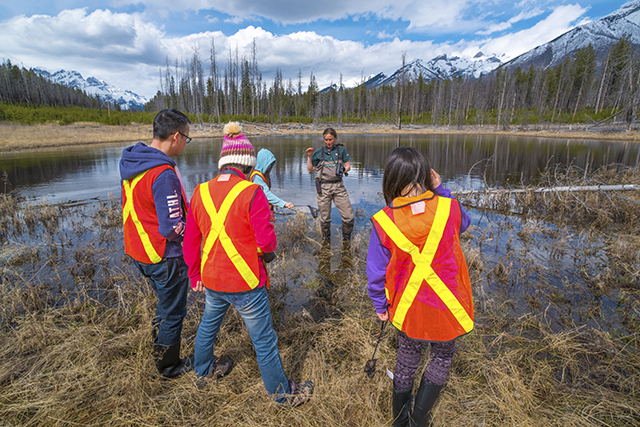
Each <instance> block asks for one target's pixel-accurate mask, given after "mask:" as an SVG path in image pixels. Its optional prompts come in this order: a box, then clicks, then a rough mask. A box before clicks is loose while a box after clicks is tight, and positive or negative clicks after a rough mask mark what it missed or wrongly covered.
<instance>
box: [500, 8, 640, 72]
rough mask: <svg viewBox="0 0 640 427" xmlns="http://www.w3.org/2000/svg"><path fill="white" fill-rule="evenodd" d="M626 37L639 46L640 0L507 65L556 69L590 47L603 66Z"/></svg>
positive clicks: (522, 67) (513, 67) (506, 64)
mask: <svg viewBox="0 0 640 427" xmlns="http://www.w3.org/2000/svg"><path fill="white" fill-rule="evenodd" d="M624 34H627V35H628V36H629V41H631V43H632V44H633V45H634V46H638V45H640V0H635V1H632V2H629V3H627V4H625V5H623V6H622V7H621V8H620V9H618V10H616V11H615V12H613V13H611V14H609V15H607V16H605V17H604V18H602V19H599V20H597V21H591V22H589V23H587V24H584V25H580V26H578V27H576V28H574V29H572V30H570V31H567V32H566V33H564V34H562V35H561V36H559V37H557V38H555V39H554V40H551V41H550V42H548V43H545V44H543V45H540V46H538V47H536V48H534V49H531V50H530V51H529V52H526V53H524V54H522V55H520V56H518V57H516V58H514V59H512V60H511V61H509V62H507V63H505V66H506V67H508V68H509V69H515V68H516V67H520V68H521V69H522V70H527V69H528V68H529V67H530V66H531V65H533V66H534V67H536V68H546V67H555V66H557V65H559V64H561V63H562V61H564V59H565V58H566V57H567V56H570V57H573V55H574V54H575V53H576V51H577V50H578V49H582V48H585V47H587V46H589V44H591V45H592V46H593V48H594V50H595V51H596V61H597V62H598V63H599V64H602V63H603V62H604V60H605V58H606V56H607V54H608V53H609V49H610V47H611V45H613V44H614V43H616V42H617V41H618V40H620V38H621V37H622V36H623V35H624Z"/></svg>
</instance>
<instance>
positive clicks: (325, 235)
mask: <svg viewBox="0 0 640 427" xmlns="http://www.w3.org/2000/svg"><path fill="white" fill-rule="evenodd" d="M320 231H321V233H322V241H323V242H331V223H330V222H329V223H327V224H322V223H321V224H320Z"/></svg>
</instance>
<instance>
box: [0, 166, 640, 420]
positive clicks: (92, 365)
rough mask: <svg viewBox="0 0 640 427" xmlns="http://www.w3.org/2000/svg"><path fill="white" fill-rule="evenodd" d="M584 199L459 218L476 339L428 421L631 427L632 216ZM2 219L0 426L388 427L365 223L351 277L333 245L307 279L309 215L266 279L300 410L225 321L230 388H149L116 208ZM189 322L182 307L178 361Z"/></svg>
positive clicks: (635, 292) (194, 312) (144, 318)
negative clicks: (273, 392) (267, 384)
mask: <svg viewBox="0 0 640 427" xmlns="http://www.w3.org/2000/svg"><path fill="white" fill-rule="evenodd" d="M568 172H569V173H567V179H569V180H570V178H571V176H572V174H571V171H568ZM598 173H599V174H600V175H598V176H600V177H601V178H598V179H601V180H602V181H606V180H609V181H616V180H627V179H629V178H628V177H626V176H624V177H622V176H620V174H627V173H630V174H631V176H632V177H633V179H637V172H636V171H623V170H619V169H618V170H616V172H615V173H614V172H611V171H599V172H598ZM555 176H557V175H555ZM583 176H584V174H583ZM594 179H595V178H594ZM591 197H592V196H586V197H584V198H580V200H579V201H578V200H576V199H575V198H574V197H569V198H566V199H563V200H556V201H552V200H550V199H546V200H533V199H532V200H531V201H529V202H527V200H525V201H524V202H523V203H527V206H528V209H527V212H526V214H525V215H522V212H520V214H519V215H512V214H511V210H512V209H511V206H512V205H511V203H512V202H509V203H499V202H497V201H496V202H491V203H490V207H491V208H492V209H496V208H499V207H500V206H509V207H508V208H506V207H505V208H502V209H504V211H503V212H496V211H483V210H477V211H474V212H473V218H474V221H473V226H472V228H471V229H470V230H469V231H468V232H467V233H465V234H464V235H463V248H464V251H465V255H466V258H467V262H468V265H469V268H470V273H471V280H472V286H473V288H474V297H475V310H476V328H475V330H474V331H472V332H471V333H469V334H468V335H466V336H464V337H462V338H461V339H460V340H459V341H458V343H459V344H458V349H459V351H458V353H457V355H456V358H455V359H454V364H453V367H452V370H451V374H450V377H449V380H448V383H447V384H446V386H445V389H444V391H443V394H442V395H441V399H440V401H439V403H438V405H437V406H436V409H435V413H434V417H435V419H434V420H435V425H447V426H454V427H456V426H465V427H466V426H506V425H510V426H511V425H517V426H603V425H605V426H635V425H638V423H640V353H639V351H640V341H639V338H640V287H639V285H638V274H639V273H638V271H639V266H640V262H639V259H638V256H639V255H638V253H639V252H638V248H639V247H640V240H639V238H638V237H637V236H638V234H637V230H638V217H637V215H638V214H637V207H636V208H635V209H636V210H635V211H634V210H633V209H632V208H631V207H630V206H635V205H634V204H633V203H632V202H630V201H626V200H624V199H620V200H618V198H616V197H613V196H611V195H594V196H593V197H594V198H593V199H592V198H591ZM625 197H628V198H632V197H635V196H629V195H625ZM632 200H635V199H632ZM606 203H615V205H616V209H613V208H612V205H606ZM627 203H629V206H627ZM581 206H582V207H583V210H582V211H581V210H580V207H581ZM0 207H1V208H2V209H0V225H1V227H0V230H2V231H1V234H0V242H1V244H2V246H1V248H0V307H1V309H0V342H2V345H1V346H0V420H1V421H0V425H11V426H14V425H15V426H18V425H19V426H36V425H37V426H41V425H43V426H69V425H189V426H205V425H216V426H237V425H245V426H282V425H292V426H383V425H389V424H390V422H391V380H390V379H389V377H388V376H387V375H386V370H387V369H389V370H391V371H393V369H394V364H395V348H396V343H397V338H396V334H395V332H394V331H393V328H387V329H386V332H385V334H384V335H383V339H382V341H381V343H380V346H379V348H378V351H377V353H376V359H377V360H378V363H377V371H376V374H375V376H374V377H373V378H372V379H369V378H368V377H367V376H366V374H365V373H364V366H365V363H366V361H367V360H368V359H369V358H370V357H371V354H372V352H373V349H374V346H375V342H376V339H377V336H378V333H379V331H380V324H379V322H378V321H377V320H376V317H375V314H374V310H373V308H372V306H371V303H370V301H369V299H368V297H367V295H366V290H365V286H366V275H365V273H364V258H365V256H366V245H367V242H368V233H369V232H368V230H367V229H366V227H365V223H366V219H364V220H363V222H362V224H360V228H359V229H358V231H357V232H356V233H355V235H354V241H353V243H352V247H351V253H352V260H351V264H349V265H348V266H347V267H345V265H343V264H342V261H341V259H340V257H341V256H342V255H343V254H341V253H340V250H341V249H340V247H339V246H337V244H336V243H335V242H334V245H333V246H332V247H331V248H330V252H331V257H332V260H331V265H330V269H331V272H332V275H333V276H334V277H332V284H333V288H332V289H329V288H328V287H327V286H325V285H324V284H323V283H322V282H321V280H319V278H318V276H317V274H316V273H315V270H316V269H317V267H318V259H317V257H318V248H319V246H318V243H317V242H319V230H318V226H317V223H316V221H317V220H315V221H314V220H313V219H312V218H311V217H310V216H307V215H305V214H302V213H300V214H297V215H295V216H290V217H286V218H285V219H283V220H282V221H279V223H278V229H277V231H278V237H279V241H280V244H279V250H278V257H277V259H276V260H275V261H274V262H273V263H272V264H270V266H269V270H270V272H271V277H272V280H271V290H270V299H271V302H272V311H273V313H274V320H275V327H276V329H277V332H278V337H279V348H280V350H281V355H282V358H283V363H284V366H285V371H286V372H287V374H288V375H289V376H291V377H292V378H294V379H296V380H300V379H305V380H306V379H310V380H313V381H314V382H315V384H316V390H315V393H314V396H313V398H312V399H311V401H310V402H308V403H307V404H305V405H303V406H301V407H299V408H295V409H287V408H281V407H279V406H278V405H277V404H275V403H274V402H273V401H271V400H270V399H269V398H268V397H267V395H266V392H265V391H264V387H263V385H262V381H261V378H260V373H259V371H258V367H257V364H256V362H255V356H254V353H253V348H252V346H251V340H250V338H249V336H248V333H247V331H246V329H245V327H244V325H243V324H242V321H241V319H240V317H239V316H238V315H237V313H236V312H235V311H233V310H230V311H229V313H228V315H227V317H226V320H225V322H224V324H223V327H222V330H221V333H220V334H219V338H218V341H217V343H216V347H215V351H216V354H218V355H220V356H222V357H225V358H231V359H233V360H234V362H235V363H236V365H235V367H234V369H233V371H232V373H231V374H230V375H229V376H228V377H226V378H224V379H221V380H219V381H217V382H215V383H213V384H210V385H209V386H208V387H206V388H205V389H198V388H196V386H195V376H194V375H193V373H190V374H187V375H185V376H183V377H181V378H178V379H175V380H170V381H163V380H161V378H160V377H159V376H158V375H157V373H156V371H155V366H154V363H153V360H152V356H151V353H152V352H151V348H152V339H151V329H152V327H151V320H152V318H153V315H154V309H155V297H154V295H153V292H152V290H151V288H150V286H149V285H148V284H147V282H146V281H144V280H142V279H141V278H140V276H139V274H138V273H137V272H136V271H135V269H134V268H133V266H132V265H131V264H130V263H129V261H128V259H127V257H126V256H123V250H122V231H121V213H120V206H119V202H118V201H116V200H108V201H102V202H99V203H98V204H97V205H95V204H94V205H93V206H77V207H69V208H65V207H60V206H54V205H48V204H46V203H42V204H38V205H33V204H23V203H20V202H18V201H17V200H16V199H15V198H13V197H11V196H7V195H3V196H0ZM587 208H588V209H587ZM294 297H295V298H294ZM296 298H297V299H296ZM203 309H204V300H203V297H202V295H196V294H192V295H191V296H190V301H189V305H188V315H187V319H186V321H185V325H184V331H183V337H184V338H183V339H184V342H183V344H184V345H183V353H184V355H186V354H189V353H191V352H192V351H193V340H194V336H195V333H196V331H197V327H198V322H199V319H200V317H201V315H202V311H203ZM425 351H428V350H425Z"/></svg>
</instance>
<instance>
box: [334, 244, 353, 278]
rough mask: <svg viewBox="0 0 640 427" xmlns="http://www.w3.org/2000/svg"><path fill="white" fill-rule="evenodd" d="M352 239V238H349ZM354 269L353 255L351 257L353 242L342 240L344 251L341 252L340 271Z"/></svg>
mask: <svg viewBox="0 0 640 427" xmlns="http://www.w3.org/2000/svg"><path fill="white" fill-rule="evenodd" d="M349 237H351V236H349ZM351 267H353V255H351V240H347V239H343V240H342V250H341V251H340V265H339V266H338V269H339V270H340V269H342V270H349V269H351Z"/></svg>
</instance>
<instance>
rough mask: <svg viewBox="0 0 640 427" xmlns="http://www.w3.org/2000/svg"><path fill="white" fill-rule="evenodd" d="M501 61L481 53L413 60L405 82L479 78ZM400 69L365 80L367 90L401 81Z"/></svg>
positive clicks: (405, 71)
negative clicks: (469, 56)
mask: <svg viewBox="0 0 640 427" xmlns="http://www.w3.org/2000/svg"><path fill="white" fill-rule="evenodd" d="M500 64H502V61H500V59H498V58H497V57H496V56H486V55H484V54H483V53H482V52H478V53H477V54H476V56H474V57H473V58H461V57H459V56H452V57H448V56H447V55H446V54H444V55H440V56H437V57H435V58H433V59H431V60H430V61H428V62H424V61H423V60H421V59H415V60H413V61H411V62H410V63H408V64H406V65H405V66H404V79H405V81H409V80H415V79H417V78H418V76H420V75H422V78H423V79H424V81H427V82H428V81H429V80H434V79H439V80H445V79H450V78H452V77H473V78H476V77H480V76H481V75H483V74H486V73H489V72H491V71H493V70H494V69H496V68H498V66H500ZM402 72H403V70H402V67H400V68H399V69H398V70H396V71H395V72H394V73H393V74H392V75H391V76H389V77H387V76H386V75H385V74H384V73H378V74H376V75H375V76H372V77H368V78H365V83H364V84H365V85H366V86H367V89H374V88H377V87H379V86H384V85H395V84H396V82H398V81H400V80H401V79H402ZM361 81H362V80H361V79H360V80H359V81H357V82H355V83H354V84H352V85H351V86H350V85H348V84H345V87H357V86H359V85H360V84H361ZM332 87H333V88H334V89H336V90H337V89H338V87H337V85H335V84H333V85H332V86H329V87H326V88H325V89H322V91H321V93H324V92H328V91H329V90H330V89H331V88H332Z"/></svg>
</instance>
